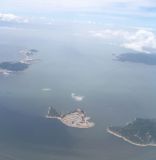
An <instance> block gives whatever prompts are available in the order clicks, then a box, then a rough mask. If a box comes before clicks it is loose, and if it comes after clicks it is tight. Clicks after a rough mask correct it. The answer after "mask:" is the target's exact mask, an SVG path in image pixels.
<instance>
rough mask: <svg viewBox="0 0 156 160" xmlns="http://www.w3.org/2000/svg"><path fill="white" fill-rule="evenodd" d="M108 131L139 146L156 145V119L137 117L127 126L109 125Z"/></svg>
mask: <svg viewBox="0 0 156 160" xmlns="http://www.w3.org/2000/svg"><path fill="white" fill-rule="evenodd" d="M107 132H108V133H110V134H112V135H114V136H116V137H119V138H122V139H123V140H125V141H127V142H129V143H131V144H133V145H137V146H141V147H146V146H156V119H143V118H136V119H135V120H134V121H132V122H130V123H127V124H126V125H125V126H120V127H108V128H107Z"/></svg>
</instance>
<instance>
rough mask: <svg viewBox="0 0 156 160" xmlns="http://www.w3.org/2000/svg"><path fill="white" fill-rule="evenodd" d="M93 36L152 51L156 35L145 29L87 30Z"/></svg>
mask: <svg viewBox="0 0 156 160" xmlns="http://www.w3.org/2000/svg"><path fill="white" fill-rule="evenodd" d="M89 34H90V35H91V36H93V37H98V38H102V39H105V40H114V39H115V40H116V41H118V43H119V45H120V46H122V47H124V48H128V49H131V50H134V51H138V52H143V53H152V52H154V51H156V35H155V34H154V32H152V31H150V30H146V29H138V30H133V31H126V30H113V29H105V30H102V31H89Z"/></svg>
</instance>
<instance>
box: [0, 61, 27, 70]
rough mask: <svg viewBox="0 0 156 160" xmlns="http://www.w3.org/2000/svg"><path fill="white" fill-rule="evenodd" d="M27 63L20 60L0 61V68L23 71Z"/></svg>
mask: <svg viewBox="0 0 156 160" xmlns="http://www.w3.org/2000/svg"><path fill="white" fill-rule="evenodd" d="M28 66H29V65H28V64H26V63H21V62H2V63H0V68H1V69H4V70H8V71H23V70H25V69H27V68H28Z"/></svg>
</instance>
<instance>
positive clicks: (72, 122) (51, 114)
mask: <svg viewBox="0 0 156 160" xmlns="http://www.w3.org/2000/svg"><path fill="white" fill-rule="evenodd" d="M46 118H56V119H58V120H60V121H61V122H62V123H63V124H65V125H66V126H69V127H75V128H91V127H93V126H94V125H95V124H94V123H93V122H90V121H89V120H90V117H87V116H86V114H85V113H84V111H83V110H81V109H79V108H78V109H76V110H75V111H73V112H69V113H67V114H61V113H58V112H57V111H56V110H55V109H54V108H53V107H49V110H48V114H47V115H46Z"/></svg>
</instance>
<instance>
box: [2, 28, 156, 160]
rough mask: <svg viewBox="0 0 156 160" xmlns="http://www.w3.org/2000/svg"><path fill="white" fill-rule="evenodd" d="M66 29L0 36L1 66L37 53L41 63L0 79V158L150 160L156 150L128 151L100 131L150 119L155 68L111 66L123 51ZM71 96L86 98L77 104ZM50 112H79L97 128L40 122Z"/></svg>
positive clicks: (8, 32) (117, 63) (127, 64)
mask: <svg viewBox="0 0 156 160" xmlns="http://www.w3.org/2000/svg"><path fill="white" fill-rule="evenodd" d="M72 29H73V30H72V32H71V30H70V29H66V30H65V31H64V30H62V28H61V26H59V27H57V28H55V29H49V30H43V29H38V30H31V29H24V31H23V30H21V29H14V30H9V29H7V28H6V29H5V28H4V29H3V30H1V32H0V36H3V35H4V34H5V35H7V36H5V37H4V40H3V42H1V43H0V48H1V61H5V60H16V59H19V58H20V54H19V53H18V51H19V50H21V49H24V48H28V49H31V48H35V49H37V50H39V52H38V53H36V54H35V57H36V58H39V59H40V62H37V63H35V64H32V65H31V66H30V67H29V68H28V69H27V70H25V71H23V72H20V73H17V74H12V75H10V76H8V77H3V76H1V77H0V84H1V89H0V127H1V132H0V140H1V143H0V158H1V159H3V160H5V159H6V160H9V159H20V160H21V159H22V160H27V159H29V160H34V159H38V160H42V159H46V160H50V159H56V160H60V159H63V160H65V159H68V160H69V159H72V160H73V159H74V160H82V159H85V160H87V159H88V160H95V159H98V160H125V159H127V160H132V159H133V160H147V159H148V160H154V159H155V151H156V148H154V147H147V148H140V147H136V146H133V145H131V144H128V143H126V142H124V141H122V140H120V139H118V138H116V137H113V136H112V135H109V134H108V133H106V128H107V127H108V126H110V125H124V124H125V123H126V122H129V121H132V120H133V119H134V118H136V117H141V118H155V112H156V109H155V105H156V101H155V96H154V95H155V94H156V85H155V78H156V76H155V72H156V67H155V66H148V65H145V64H136V63H130V62H120V61H116V60H114V59H115V56H114V55H113V54H121V53H124V52H126V51H127V50H126V49H123V48H120V47H117V46H113V47H112V45H110V44H108V43H105V42H104V41H101V40H97V39H95V38H93V37H89V36H86V35H85V34H83V31H81V30H80V29H79V30H78V29H76V30H74V26H73V28H72ZM74 31H78V33H75V32H74ZM44 88H49V89H50V90H49V91H45V90H44ZM71 93H76V94H78V95H82V96H84V97H85V98H84V100H83V101H81V102H76V101H74V100H73V99H72V98H71ZM49 106H53V107H55V108H56V109H57V110H58V111H61V112H65V113H66V112H68V111H72V110H74V109H76V108H77V107H80V108H82V109H84V110H85V111H86V113H87V115H88V116H90V117H91V118H92V121H94V122H95V124H96V125H95V127H94V128H90V129H75V128H69V127H66V126H64V125H63V124H61V123H60V122H59V121H57V120H49V119H45V115H46V113H47V110H48V107H49Z"/></svg>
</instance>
